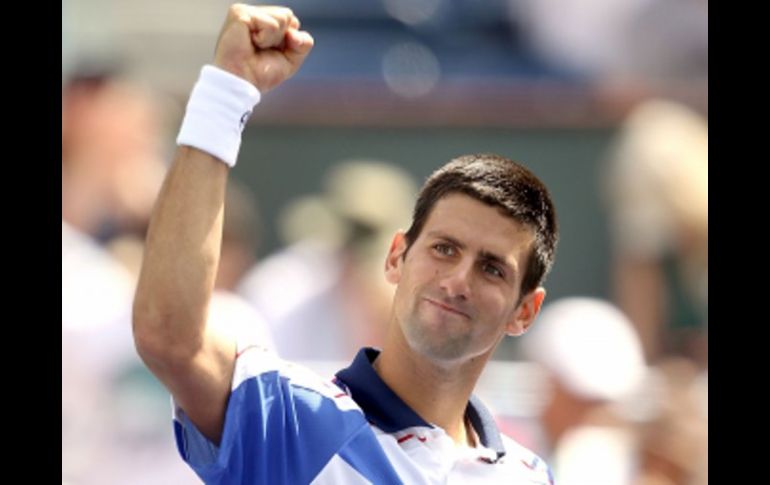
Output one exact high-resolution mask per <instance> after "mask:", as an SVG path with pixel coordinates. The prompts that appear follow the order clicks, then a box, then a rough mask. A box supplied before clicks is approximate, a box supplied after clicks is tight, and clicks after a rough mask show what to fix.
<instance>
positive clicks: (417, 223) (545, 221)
mask: <svg viewBox="0 0 770 485" xmlns="http://www.w3.org/2000/svg"><path fill="white" fill-rule="evenodd" d="M450 193H461V194H465V195H468V196H470V197H473V198H474V199H476V200H478V201H480V202H483V203H485V204H487V205H489V206H492V207H497V208H499V209H500V210H501V211H502V212H503V214H505V215H506V216H507V217H510V218H511V219H513V220H515V221H517V222H519V223H521V224H524V225H525V226H526V227H528V228H529V229H531V230H532V231H533V232H534V233H535V244H534V247H533V250H532V253H531V254H530V255H529V257H528V258H527V266H526V269H525V271H524V278H523V280H522V283H521V294H522V295H525V294H527V293H529V292H530V291H532V290H534V289H535V288H537V287H538V286H540V285H541V284H542V282H543V280H544V279H545V276H546V274H548V272H549V271H550V269H551V266H552V265H553V260H554V256H555V253H556V243H557V241H558V238H559V235H558V227H557V223H556V209H555V208H554V205H553V201H552V200H551V196H550V194H549V193H548V189H547V188H546V187H545V185H544V184H543V182H541V181H540V179H538V178H537V177H536V176H535V175H534V174H532V172H530V171H529V170H527V169H526V168H524V167H523V166H521V165H519V164H518V163H516V162H514V161H512V160H509V159H507V158H504V157H501V156H499V155H494V154H475V155H463V156H460V157H457V158H454V159H452V160H451V161H450V162H449V163H447V164H446V165H444V166H443V167H441V168H439V169H438V170H436V171H435V172H433V174H432V175H431V176H430V177H428V180H427V181H426V182H425V184H424V185H423V187H422V189H420V194H419V196H418V198H417V204H416V205H415V207H414V213H413V215H412V226H411V227H410V228H409V230H408V231H407V233H406V243H407V251H406V252H408V251H409V248H410V247H411V246H412V244H413V243H414V242H415V241H416V240H417V238H418V237H419V236H420V232H421V231H422V228H423V226H424V225H425V221H426V220H427V219H428V215H429V214H430V211H431V210H432V209H433V206H434V205H436V202H438V200H439V199H441V198H442V197H444V196H446V195H448V194H450ZM406 252H405V253H404V254H406Z"/></svg>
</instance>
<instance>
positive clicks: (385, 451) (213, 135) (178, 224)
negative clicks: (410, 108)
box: [133, 4, 558, 485]
mask: <svg viewBox="0 0 770 485" xmlns="http://www.w3.org/2000/svg"><path fill="white" fill-rule="evenodd" d="M312 47H313V38H312V37H311V36H310V34H309V33H308V32H306V31H302V30H300V21H299V19H298V18H297V17H296V16H295V15H294V12H292V11H291V10H290V9H287V8H282V7H275V6H272V7H268V6H251V5H244V4H235V5H233V6H231V7H230V9H229V11H228V14H227V18H226V20H225V22H224V25H223V26H222V29H221V32H220V35H219V38H218V40H217V45H216V48H215V52H214V59H213V64H211V65H206V66H204V67H203V68H202V69H201V74H200V77H199V79H198V82H197V83H196V85H195V87H194V88H193V91H192V94H191V96H190V98H189V101H188V104H187V111H186V114H185V118H184V121H183V122H182V127H181V129H180V132H179V136H178V138H177V144H178V145H179V147H178V149H177V152H176V157H175V160H174V163H173V165H172V167H171V169H170V170H169V173H168V175H167V177H166V180H165V182H164V184H163V188H162V190H161V192H160V194H159V196H158V201H157V203H156V205H155V209H154V212H153V216H152V220H151V223H150V228H149V231H148V238H147V249H146V252H145V259H144V261H143V265H142V270H141V275H140V278H139V284H138V286H137V294H136V298H135V301H134V314H133V325H134V338H135V342H136V346H137V350H138V351H139V353H140V355H141V356H142V358H143V360H144V361H145V363H146V364H147V365H148V367H149V368H150V369H152V371H153V372H154V373H155V374H156V375H157V376H158V378H159V379H161V380H162V381H163V382H164V384H165V385H166V386H167V387H168V389H169V390H170V391H171V393H172V395H173V397H174V402H175V404H176V405H175V409H174V413H175V414H174V416H175V423H174V424H175V427H174V429H175V431H176V433H177V445H178V449H179V452H180V454H181V455H182V457H183V458H184V459H185V460H186V461H187V462H188V463H189V464H190V466H191V467H193V468H194V469H195V471H196V473H198V475H199V476H200V477H201V478H203V479H204V480H206V481H207V483H223V484H225V483H270V484H280V483H286V484H305V483H315V484H320V483H328V484H335V485H337V484H341V483H351V484H352V483H378V484H380V483H388V484H390V483H393V484H398V483H408V484H412V483H426V484H427V483H436V484H439V483H493V482H498V483H500V482H502V481H509V480H510V481H513V482H516V483H519V482H520V483H525V482H526V483H532V484H541V485H546V484H549V483H551V482H552V480H551V477H550V473H549V470H548V467H547V465H545V463H544V462H543V461H542V460H541V459H540V458H539V457H537V456H536V455H534V454H533V453H532V452H531V451H529V450H527V449H526V448H524V447H522V446H521V445H519V444H518V443H516V442H515V441H513V440H512V439H510V438H507V437H506V436H504V435H501V433H500V432H499V429H498V428H497V426H496V424H495V422H494V419H493V418H492V416H491V414H490V413H489V411H488V410H487V409H486V407H485V406H483V404H482V403H481V402H480V401H479V400H478V399H477V398H476V397H475V396H473V395H472V394H473V388H474V387H475V385H476V382H477V380H478V378H479V376H480V374H481V372H482V370H483V369H484V367H485V366H486V364H487V362H488V360H489V358H490V357H491V355H492V353H493V352H494V350H495V348H496V347H497V346H498V344H499V343H500V341H501V340H502V339H503V338H504V337H505V336H506V335H509V336H519V335H521V334H523V333H524V332H525V331H526V330H527V329H528V328H529V327H530V325H531V324H532V323H533V322H534V319H535V317H536V316H537V314H538V312H539V310H540V306H541V304H542V301H543V298H544V297H545V289H544V288H542V286H541V283H542V282H543V279H544V278H545V276H546V274H547V273H548V271H549V269H550V267H551V265H552V263H553V258H554V256H555V248H556V241H557V239H558V231H557V227H556V226H557V224H556V214H555V210H554V207H553V203H552V200H551V197H550V195H549V193H548V190H547V188H546V187H545V186H544V185H543V184H542V182H541V181H540V180H539V179H537V177H535V176H534V174H532V173H531V172H530V171H528V170H527V169H526V168H524V167H523V166H521V165H519V164H517V163H515V162H513V161H511V160H509V159H506V158H503V157H500V156H496V155H489V154H486V155H466V156H461V157H457V158H455V159H453V160H452V161H450V162H449V163H447V164H446V165H444V166H443V167H441V168H439V169H438V170H436V171H435V172H434V173H433V175H431V177H430V178H429V179H428V181H427V182H426V183H425V185H424V186H423V189H422V190H421V192H420V196H419V197H418V200H417V204H416V206H415V210H414V216H413V220H412V226H411V227H410V229H409V230H408V231H406V232H403V231H399V232H397V233H396V234H395V235H394V236H393V238H392V240H391V243H390V249H389V250H388V252H387V255H386V257H385V261H384V265H383V266H384V267H383V270H384V277H385V279H386V280H387V281H388V282H389V283H391V284H393V285H395V286H396V291H395V294H394V298H393V304H392V306H391V310H390V320H389V325H388V329H387V333H386V338H385V344H384V345H383V349H382V350H381V351H379V350H378V349H374V348H364V349H361V350H360V351H359V353H358V355H357V356H356V358H355V359H354V361H353V363H352V364H351V365H350V366H349V367H348V368H346V369H343V370H341V371H340V372H338V373H337V374H336V376H335V378H334V379H332V380H328V379H324V378H321V377H320V376H318V375H314V374H313V373H312V372H310V371H308V370H307V369H306V368H303V367H302V366H299V365H296V364H293V363H291V362H287V361H285V360H283V359H281V358H279V357H278V356H276V355H275V354H274V353H273V352H270V351H268V350H265V349H264V348H263V346H262V345H261V342H259V341H258V340H257V341H254V340H249V339H244V338H242V337H241V336H240V335H238V332H237V331H234V330H233V329H232V328H230V327H229V326H228V325H221V324H220V323H219V322H212V321H211V319H210V318H209V317H208V315H207V313H206V312H207V309H208V307H209V301H210V298H211V292H212V289H213V287H214V281H215V277H216V271H217V266H218V260H219V254H220V244H221V242H220V240H221V233H222V213H223V211H222V205H223V204H224V201H225V192H226V191H227V179H228V176H229V170H230V168H231V167H233V166H234V165H235V163H236V161H237V158H238V152H239V150H240V142H241V136H240V135H241V132H242V130H243V127H244V126H245V122H246V120H247V119H248V116H249V115H250V114H251V112H252V110H253V109H255V106H257V105H258V103H259V102H260V99H261V97H262V96H264V95H266V93H268V92H269V91H270V90H271V89H273V88H276V87H278V86H279V85H280V84H282V83H283V82H284V81H285V80H287V79H288V78H290V77H291V76H292V75H293V74H294V73H295V72H296V71H297V70H298V69H299V67H300V66H301V65H302V63H303V61H304V60H305V58H306V56H307V55H308V54H309V52H310V50H311V49H312ZM257 109H258V108H257ZM262 174H263V175H264V176H268V174H269V170H267V169H266V170H263V171H262ZM285 290H286V291H291V288H286V289H285ZM322 331H323V330H319V331H318V332H322ZM318 332H316V333H318Z"/></svg>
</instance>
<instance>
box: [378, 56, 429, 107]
mask: <svg viewBox="0 0 770 485" xmlns="http://www.w3.org/2000/svg"><path fill="white" fill-rule="evenodd" d="M382 73H383V76H384V77H385V83H386V84H387V85H388V87H389V88H390V89H391V91H393V92H394V93H396V94H398V95H400V96H403V97H405V98H417V97H420V96H424V95H426V94H428V93H429V92H431V91H432V90H433V88H435V87H436V84H437V83H438V81H439V78H440V77H441V66H440V65H439V62H438V59H437V58H436V56H435V55H434V54H433V52H431V50H430V49H428V48H427V47H426V46H424V45H421V44H418V43H416V42H406V43H402V44H397V45H394V46H393V47H391V48H390V49H388V51H387V52H386V53H385V56H384V57H383V59H382Z"/></svg>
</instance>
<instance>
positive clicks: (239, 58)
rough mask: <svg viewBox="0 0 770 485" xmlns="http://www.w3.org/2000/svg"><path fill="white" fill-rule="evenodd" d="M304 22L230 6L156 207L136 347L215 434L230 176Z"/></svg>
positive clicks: (223, 371)
mask: <svg viewBox="0 0 770 485" xmlns="http://www.w3.org/2000/svg"><path fill="white" fill-rule="evenodd" d="M298 29H299V21H298V20H297V18H296V17H295V16H294V14H293V13H292V11H291V10H289V9H287V8H282V7H256V6H248V5H241V4H236V5H233V6H231V7H230V9H229V11H228V14H227V18H226V20H225V23H224V25H223V27H222V30H221V32H220V35H219V39H218V40H217V47H216V51H215V52H216V53H215V58H214V66H216V68H213V67H206V68H204V71H203V72H202V74H201V79H200V80H199V81H198V84H197V85H196V87H195V89H194V90H193V94H192V95H191V99H190V102H189V104H188V108H187V113H186V115H185V121H184V122H183V127H182V130H181V132H180V136H179V139H178V140H177V141H178V143H179V148H178V150H177V152H176V155H175V158H174V162H173V164H172V166H171V168H170V170H169V172H168V175H167V176H166V180H165V182H164V184H163V187H162V189H161V192H160V194H159V196H158V200H157V202H156V205H155V208H154V211H153V215H152V219H151V222H150V227H149V232H148V236H147V242H146V249H145V254H144V261H143V263H142V271H141V275H140V277H139V283H138V286H137V290H136V297H135V300H134V309H133V331H134V340H135V342H136V347H137V350H138V352H139V355H140V356H141V357H142V359H143V360H144V362H145V363H146V364H147V366H148V367H149V368H150V370H151V371H152V372H153V373H154V374H155V375H156V376H157V377H158V378H159V379H160V380H161V381H162V382H163V383H164V384H165V385H166V387H167V388H168V389H169V390H170V392H171V393H172V395H173V396H174V399H175V401H176V402H177V404H179V405H180V406H181V407H182V409H184V411H185V413H186V414H187V416H188V417H189V418H190V419H191V420H192V422H193V423H195V425H196V426H197V427H198V429H199V430H200V431H201V432H202V433H203V434H204V435H205V436H206V437H207V438H208V439H210V440H211V441H213V442H215V443H218V442H219V440H220V438H221V433H222V426H223V422H224V415H225V409H226V407H227V399H228V396H229V393H230V383H231V379H232V375H233V364H234V361H235V339H234V335H233V334H232V332H231V331H230V330H229V329H228V328H213V325H209V324H208V322H207V314H208V306H209V302H210V299H211V294H212V291H213V287H214V280H215V276H216V272H217V266H218V263H219V252H220V245H221V238H222V218H223V211H224V195H225V190H226V185H227V175H228V171H229V166H232V165H233V164H234V162H235V158H236V157H237V153H238V148H239V144H240V130H241V129H242V126H243V124H244V123H245V121H246V119H247V118H248V115H249V114H250V111H251V108H253V106H254V104H256V103H257V102H258V100H259V96H260V93H262V94H264V93H265V92H267V91H269V90H270V89H272V88H274V87H276V86H278V85H279V84H281V83H282V82H283V81H285V80H286V79H288V78H289V77H290V76H291V75H293V74H294V73H295V72H296V71H297V69H298V68H299V66H300V65H301V64H302V62H303V60H304V58H305V56H306V55H307V54H308V53H309V52H310V49H311V48H312V46H313V39H312V37H311V36H310V35H309V34H308V33H307V32H301V31H299V30H298ZM231 74H232V75H235V76H237V77H238V78H240V79H237V78H235V77H233V76H231ZM255 88H256V89H255Z"/></svg>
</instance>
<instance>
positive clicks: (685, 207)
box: [602, 99, 708, 369]
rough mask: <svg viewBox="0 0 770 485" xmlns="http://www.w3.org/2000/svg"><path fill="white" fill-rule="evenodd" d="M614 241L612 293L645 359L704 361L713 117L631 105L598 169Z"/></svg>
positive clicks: (669, 105) (668, 106)
mask: <svg viewBox="0 0 770 485" xmlns="http://www.w3.org/2000/svg"><path fill="white" fill-rule="evenodd" d="M602 175H603V177H604V179H603V183H604V187H605V191H606V194H607V196H608V197H607V202H608V204H607V206H608V210H609V213H610V223H611V224H610V227H611V230H612V241H613V247H614V255H613V281H614V284H613V286H614V297H615V300H616V301H617V302H618V305H619V306H620V308H622V309H623V311H624V312H625V313H626V314H627V315H628V316H629V317H630V318H631V321H632V322H633V323H634V325H635V326H636V328H637V330H638V331H639V335H640V336H641V339H642V344H643V345H644V350H645V355H646V357H647V360H648V362H651V363H655V362H656V361H657V360H658V359H660V358H662V357H664V356H666V355H682V356H685V357H687V358H690V359H692V360H693V361H694V362H697V363H698V365H699V366H700V367H701V368H702V369H705V368H706V367H707V365H708V339H707V336H708V125H707V123H706V120H705V119H704V118H703V117H702V116H701V115H699V114H698V113H696V112H694V111H693V110H691V109H689V108H687V107H685V106H682V105H680V104H678V103H674V102H671V101H666V100H658V99H652V100H648V101H645V102H643V103H641V104H639V105H638V106H637V107H635V108H634V109H633V110H632V111H631V113H630V114H629V116H628V117H627V119H626V120H625V122H624V123H623V125H622V129H621V131H620V133H619V135H618V137H617V140H616V142H615V145H614V147H612V150H611V153H610V156H609V160H608V162H607V164H606V170H605V171H604V173H603V174H602Z"/></svg>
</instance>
